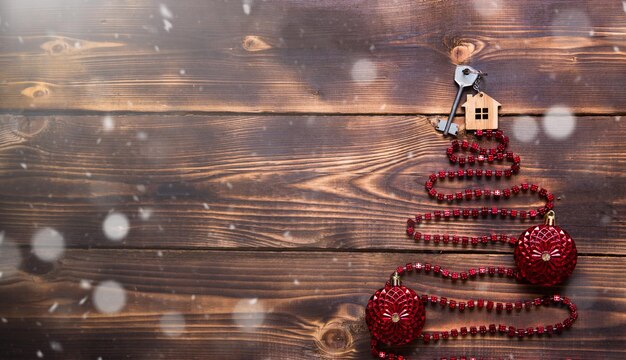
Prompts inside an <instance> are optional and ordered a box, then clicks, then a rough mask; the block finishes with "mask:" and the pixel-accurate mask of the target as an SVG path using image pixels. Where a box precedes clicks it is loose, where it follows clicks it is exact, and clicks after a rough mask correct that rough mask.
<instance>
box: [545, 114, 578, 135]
mask: <svg viewBox="0 0 626 360" xmlns="http://www.w3.org/2000/svg"><path fill="white" fill-rule="evenodd" d="M543 129H544V131H545V132H546V134H547V135H548V136H549V137H551V138H553V139H555V140H563V139H567V138H568V137H570V135H572V133H573V132H574V130H575V129H576V118H575V117H574V115H573V114H572V111H571V110H570V109H569V108H568V107H567V106H563V105H556V106H552V107H550V108H549V109H548V111H546V113H545V114H544V116H543Z"/></svg>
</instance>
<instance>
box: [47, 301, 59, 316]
mask: <svg viewBox="0 0 626 360" xmlns="http://www.w3.org/2000/svg"><path fill="white" fill-rule="evenodd" d="M58 307H59V303H58V302H55V303H54V304H52V306H50V307H49V308H48V312H49V313H51V314H52V313H53V312H55V311H56V310H57V308H58Z"/></svg>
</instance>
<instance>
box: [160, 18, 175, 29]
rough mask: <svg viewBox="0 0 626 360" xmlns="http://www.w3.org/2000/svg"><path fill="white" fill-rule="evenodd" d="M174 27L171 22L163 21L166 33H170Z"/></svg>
mask: <svg viewBox="0 0 626 360" xmlns="http://www.w3.org/2000/svg"><path fill="white" fill-rule="evenodd" d="M173 27H174V26H173V25H172V23H171V22H170V21H169V20H167V19H163V29H165V31H167V32H170V30H171V29H172V28H173Z"/></svg>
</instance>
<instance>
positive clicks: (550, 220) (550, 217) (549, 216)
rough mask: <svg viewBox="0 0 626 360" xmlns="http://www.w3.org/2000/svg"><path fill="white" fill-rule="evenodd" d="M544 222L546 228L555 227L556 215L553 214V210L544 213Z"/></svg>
mask: <svg viewBox="0 0 626 360" xmlns="http://www.w3.org/2000/svg"><path fill="white" fill-rule="evenodd" d="M544 221H545V224H546V225H548V226H554V225H556V213H555V212H554V210H550V211H548V212H547V213H546V216H545V217H544Z"/></svg>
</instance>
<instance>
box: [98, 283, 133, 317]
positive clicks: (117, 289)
mask: <svg viewBox="0 0 626 360" xmlns="http://www.w3.org/2000/svg"><path fill="white" fill-rule="evenodd" d="M93 304H94V306H95V307H96V309H97V310H98V311H99V312H101V313H104V314H111V313H116V312H119V311H120V310H122V309H123V308H124V306H126V291H125V290H124V288H123V287H122V285H120V284H119V283H118V282H117V281H113V280H108V281H103V282H102V283H100V284H99V285H98V286H97V287H96V288H95V290H94V292H93Z"/></svg>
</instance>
